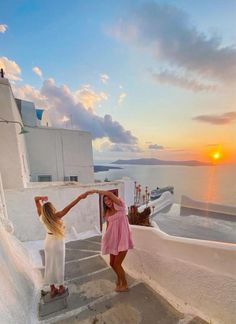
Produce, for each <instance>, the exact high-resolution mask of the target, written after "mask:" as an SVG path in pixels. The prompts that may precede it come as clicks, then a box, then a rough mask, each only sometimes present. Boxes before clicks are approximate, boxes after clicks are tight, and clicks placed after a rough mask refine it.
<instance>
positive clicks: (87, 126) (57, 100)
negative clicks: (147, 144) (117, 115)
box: [41, 79, 137, 144]
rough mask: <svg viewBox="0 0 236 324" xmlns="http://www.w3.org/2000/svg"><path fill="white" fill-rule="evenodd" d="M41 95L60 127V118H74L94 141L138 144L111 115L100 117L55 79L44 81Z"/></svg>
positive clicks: (74, 121)
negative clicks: (104, 139) (103, 140)
mask: <svg viewBox="0 0 236 324" xmlns="http://www.w3.org/2000/svg"><path fill="white" fill-rule="evenodd" d="M41 94H42V95H43V96H45V97H46V98H47V101H48V105H49V107H50V110H49V111H50V113H51V118H50V119H51V120H52V121H53V120H54V124H58V125H60V119H58V116H61V118H62V117H63V116H72V123H73V125H74V126H77V127H78V128H79V129H80V130H85V131H89V132H91V134H92V137H93V139H95V138H104V137H107V138H108V139H109V140H110V141H111V142H113V143H125V144H136V142H137V138H136V137H135V136H134V135H133V134H132V133H131V132H130V131H129V130H125V129H124V127H123V126H122V125H121V124H120V123H119V122H117V121H115V120H113V119H112V117H111V115H105V116H104V117H100V116H98V115H96V114H95V113H94V112H93V111H92V110H91V109H86V108H85V107H84V106H83V104H82V103H81V102H79V101H76V98H75V95H74V93H73V92H71V91H70V89H69V88H68V87H67V86H65V85H62V86H60V87H58V86H57V85H56V84H55V81H54V80H53V79H49V80H46V81H44V83H43V86H42V89H41Z"/></svg>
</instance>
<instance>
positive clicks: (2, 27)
mask: <svg viewBox="0 0 236 324" xmlns="http://www.w3.org/2000/svg"><path fill="white" fill-rule="evenodd" d="M7 28H8V26H7V25H6V24H0V33H2V34H4V33H5V32H6V30H7Z"/></svg>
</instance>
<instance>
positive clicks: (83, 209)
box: [4, 181, 125, 241]
mask: <svg viewBox="0 0 236 324" xmlns="http://www.w3.org/2000/svg"><path fill="white" fill-rule="evenodd" d="M124 186H125V185H124V183H123V182H122V181H117V182H106V183H101V184H100V183H98V184H91V185H84V186H81V185H79V184H68V185H66V184H64V185H59V186H57V185H55V184H52V185H48V184H42V186H40V187H38V188H37V187H32V188H25V189H23V190H5V191H4V193H5V199H6V205H7V211H8V217H9V219H10V221H11V222H12V223H13V225H14V234H15V235H16V237H17V238H18V239H20V240H21V241H34V240H42V239H44V237H45V230H44V228H43V226H42V224H41V223H40V221H39V219H38V217H37V213H36V208H35V203H34V197H35V196H41V195H42V196H48V197H49V201H51V202H52V203H53V204H54V205H55V207H56V208H57V210H60V209H62V208H64V207H65V206H66V205H67V204H68V203H70V202H71V201H72V200H73V199H75V198H76V197H77V196H78V195H79V194H81V193H82V192H85V191H87V190H90V189H92V188H98V189H101V190H111V189H117V188H118V190H119V196H120V197H122V198H124ZM64 222H65V225H66V228H67V232H68V234H69V233H72V234H76V233H81V232H85V231H88V230H93V229H95V228H97V229H99V225H100V219H99V202H98V195H96V194H94V195H91V196H89V197H87V198H86V199H85V200H81V201H80V202H79V203H78V205H77V206H75V207H74V208H73V209H71V211H70V212H69V213H68V215H66V216H65V217H64Z"/></svg>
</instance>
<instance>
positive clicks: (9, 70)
mask: <svg viewBox="0 0 236 324" xmlns="http://www.w3.org/2000/svg"><path fill="white" fill-rule="evenodd" d="M0 68H3V70H4V71H5V73H6V78H8V79H9V80H11V81H18V80H21V79H20V74H21V69H20V67H19V65H18V64H17V63H16V62H15V61H11V60H9V59H8V58H7V57H5V56H2V57H0Z"/></svg>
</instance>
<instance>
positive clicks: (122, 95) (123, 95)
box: [118, 92, 127, 104]
mask: <svg viewBox="0 0 236 324" xmlns="http://www.w3.org/2000/svg"><path fill="white" fill-rule="evenodd" d="M126 97H127V93H125V92H122V93H121V94H120V95H119V98H118V103H119V104H121V103H122V102H123V101H124V99H125V98H126Z"/></svg>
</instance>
